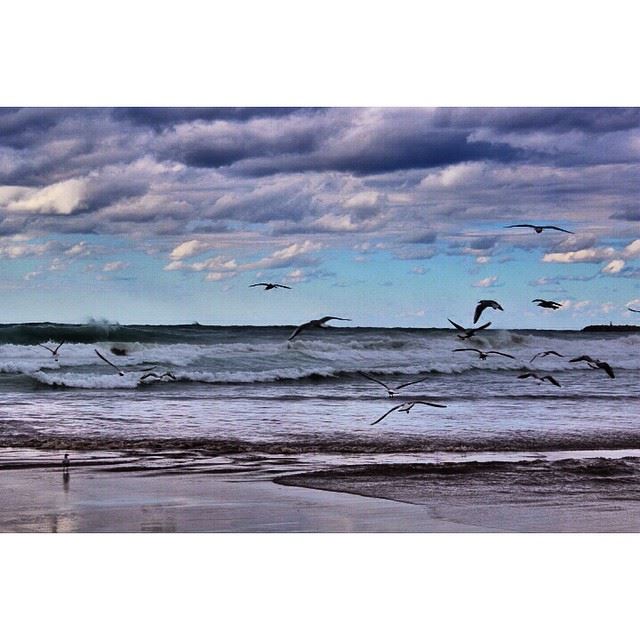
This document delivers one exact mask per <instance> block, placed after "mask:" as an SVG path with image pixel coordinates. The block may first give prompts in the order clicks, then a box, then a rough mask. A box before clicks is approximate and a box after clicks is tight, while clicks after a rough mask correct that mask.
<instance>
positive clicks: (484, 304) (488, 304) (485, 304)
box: [473, 300, 504, 324]
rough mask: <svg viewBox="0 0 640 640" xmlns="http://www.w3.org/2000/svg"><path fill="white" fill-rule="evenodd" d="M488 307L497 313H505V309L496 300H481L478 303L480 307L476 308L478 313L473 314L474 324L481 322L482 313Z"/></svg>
mask: <svg viewBox="0 0 640 640" xmlns="http://www.w3.org/2000/svg"><path fill="white" fill-rule="evenodd" d="M487 307H491V308H492V309H495V310H496V311H504V309H503V308H502V307H501V306H500V305H499V304H498V303H497V302H496V301H495V300H480V302H478V306H477V307H476V312H475V313H474V314H473V324H475V323H476V322H478V320H480V316H481V315H482V312H483V311H484V310H485V309H486V308H487Z"/></svg>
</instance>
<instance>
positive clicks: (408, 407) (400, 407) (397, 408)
mask: <svg viewBox="0 0 640 640" xmlns="http://www.w3.org/2000/svg"><path fill="white" fill-rule="evenodd" d="M417 404H426V405H428V406H430V407H440V408H441V409H444V408H445V407H446V406H447V405H446V404H436V403H435V402H425V401H423V400H416V401H415V402H403V403H402V404H398V405H396V406H395V407H393V408H392V409H389V411H387V412H386V413H385V414H383V415H381V416H380V417H379V418H378V419H377V420H376V421H375V422H372V423H371V425H372V426H373V425H374V424H378V422H382V420H384V419H385V418H386V417H387V416H388V415H389V414H390V413H393V412H394V411H404V413H406V414H408V413H409V411H411V409H413V407H415V406H416V405H417Z"/></svg>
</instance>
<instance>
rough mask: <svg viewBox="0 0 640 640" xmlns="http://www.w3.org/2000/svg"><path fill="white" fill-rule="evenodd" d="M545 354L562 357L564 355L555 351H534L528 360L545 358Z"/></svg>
mask: <svg viewBox="0 0 640 640" xmlns="http://www.w3.org/2000/svg"><path fill="white" fill-rule="evenodd" d="M547 356H558V358H564V356H563V355H562V354H561V353H558V352H557V351H541V352H540V353H536V355H535V356H533V358H531V360H529V362H533V361H534V360H535V359H536V358H546V357H547Z"/></svg>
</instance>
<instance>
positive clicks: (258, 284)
mask: <svg viewBox="0 0 640 640" xmlns="http://www.w3.org/2000/svg"><path fill="white" fill-rule="evenodd" d="M249 287H264V290H265V291H269V290H270V289H291V287H287V285H286V284H277V283H275V282H256V283H255V284H250V285H249Z"/></svg>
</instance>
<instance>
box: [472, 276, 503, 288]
mask: <svg viewBox="0 0 640 640" xmlns="http://www.w3.org/2000/svg"><path fill="white" fill-rule="evenodd" d="M497 282H498V276H489V277H488V278H483V279H482V280H478V282H475V283H474V284H473V286H474V287H479V288H486V287H495V286H497Z"/></svg>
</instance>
